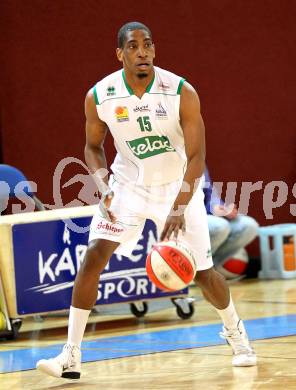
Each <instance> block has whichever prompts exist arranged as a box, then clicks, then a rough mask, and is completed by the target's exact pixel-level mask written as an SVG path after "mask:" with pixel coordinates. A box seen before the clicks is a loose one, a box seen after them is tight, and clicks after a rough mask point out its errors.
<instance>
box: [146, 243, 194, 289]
mask: <svg viewBox="0 0 296 390" xmlns="http://www.w3.org/2000/svg"><path fill="white" fill-rule="evenodd" d="M146 271H147V275H148V277H149V279H150V280H151V282H153V283H154V284H155V285H156V287H158V288H159V289H161V290H163V291H178V290H182V289H183V288H185V287H186V286H187V285H188V284H189V283H190V282H191V281H192V280H193V278H194V276H195V272H196V266H195V260H194V257H193V255H192V254H191V253H190V251H189V249H188V248H187V247H186V246H185V245H184V244H183V243H182V244H180V243H179V242H175V241H164V242H161V243H158V244H157V245H154V246H153V249H152V251H151V252H150V253H149V255H148V256H147V259H146Z"/></svg>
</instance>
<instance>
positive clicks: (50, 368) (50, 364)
mask: <svg viewBox="0 0 296 390" xmlns="http://www.w3.org/2000/svg"><path fill="white" fill-rule="evenodd" d="M36 368H37V370H40V371H42V372H44V373H45V374H48V375H51V376H54V377H56V378H67V379H79V378H80V372H81V352H80V348H79V347H76V346H72V345H69V344H66V345H64V348H63V351H62V353H60V354H59V355H58V356H57V357H55V358H52V359H42V360H39V361H38V362H37V364H36Z"/></svg>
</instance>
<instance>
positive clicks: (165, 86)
mask: <svg viewBox="0 0 296 390" xmlns="http://www.w3.org/2000/svg"><path fill="white" fill-rule="evenodd" d="M158 88H159V89H161V90H163V91H167V90H168V89H170V86H169V84H167V83H164V82H163V81H161V82H160V83H159V85H158Z"/></svg>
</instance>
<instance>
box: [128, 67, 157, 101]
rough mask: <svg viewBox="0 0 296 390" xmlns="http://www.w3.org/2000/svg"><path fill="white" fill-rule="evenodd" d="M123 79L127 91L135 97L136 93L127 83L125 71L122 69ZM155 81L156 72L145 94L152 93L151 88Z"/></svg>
mask: <svg viewBox="0 0 296 390" xmlns="http://www.w3.org/2000/svg"><path fill="white" fill-rule="evenodd" d="M122 78H123V81H124V84H125V87H126V89H127V90H128V93H129V94H130V95H134V91H133V90H132V89H131V87H130V86H129V85H128V82H127V79H126V77H125V73H124V69H122ZM154 79H155V72H154V75H153V78H152V80H151V81H150V83H149V84H148V85H147V88H146V90H145V92H148V93H149V92H150V90H151V88H152V85H153V83H154Z"/></svg>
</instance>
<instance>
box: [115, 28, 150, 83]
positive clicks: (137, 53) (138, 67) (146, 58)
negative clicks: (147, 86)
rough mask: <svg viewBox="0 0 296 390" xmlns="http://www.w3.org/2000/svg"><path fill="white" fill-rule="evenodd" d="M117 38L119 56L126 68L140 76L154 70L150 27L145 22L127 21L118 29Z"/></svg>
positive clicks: (145, 75) (144, 75)
mask: <svg viewBox="0 0 296 390" xmlns="http://www.w3.org/2000/svg"><path fill="white" fill-rule="evenodd" d="M117 38H118V48H117V51H116V53H117V58H118V59H119V61H121V62H122V63H123V67H124V68H125V70H127V71H129V72H132V73H133V74H136V75H137V76H138V77H139V78H143V77H147V76H148V75H149V73H150V72H151V71H152V68H153V59H154V57H155V48H154V44H153V42H152V34H151V31H150V29H149V28H148V27H147V26H145V25H144V24H143V23H139V22H130V23H126V24H124V25H123V26H122V27H121V28H120V30H119V31H118V36H117Z"/></svg>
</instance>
